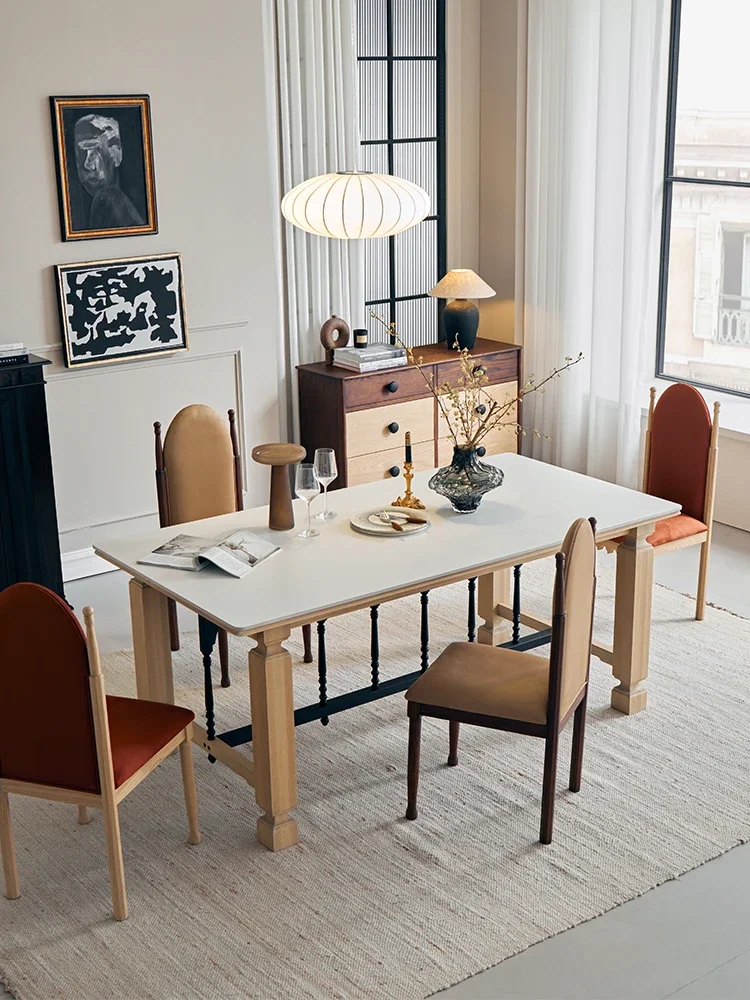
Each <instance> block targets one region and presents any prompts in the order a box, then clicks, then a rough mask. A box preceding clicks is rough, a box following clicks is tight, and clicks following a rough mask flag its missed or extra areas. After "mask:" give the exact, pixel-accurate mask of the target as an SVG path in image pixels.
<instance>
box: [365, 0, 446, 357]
mask: <svg viewBox="0 0 750 1000" xmlns="http://www.w3.org/2000/svg"><path fill="white" fill-rule="evenodd" d="M355 9H356V18H357V57H358V64H359V115H360V137H361V141H362V148H361V156H360V169H362V170H371V171H373V172H375V173H382V174H395V175H396V176H398V177H403V178H405V179H406V180H409V181H413V182H414V183H415V184H418V185H419V186H420V187H423V188H425V190H426V191H427V192H428V194H429V196H430V205H431V214H430V215H429V216H428V217H427V218H426V219H425V220H424V221H423V222H421V223H420V224H419V225H418V226H414V227H413V228H412V229H409V230H407V231H406V232H404V233H401V234H399V235H398V236H395V237H386V238H383V239H376V240H366V241H365V296H366V308H367V315H368V325H369V327H370V331H371V335H373V336H375V337H377V339H379V340H383V339H384V332H383V329H382V327H380V326H379V324H377V322H376V321H375V320H372V319H371V318H370V316H369V313H370V309H373V310H374V311H375V312H377V313H378V314H379V315H381V316H383V318H384V319H385V321H386V322H387V323H391V322H395V324H396V327H397V329H398V331H399V333H400V334H401V336H402V337H403V338H404V340H405V342H406V343H407V344H412V345H417V344H431V343H434V342H435V341H437V339H438V328H439V326H438V314H439V303H438V300H436V299H433V298H430V297H429V296H428V294H427V293H428V291H429V290H430V288H432V287H433V285H435V284H436V283H437V281H438V280H439V279H440V278H441V277H442V275H443V274H444V273H445V270H446V213H445V190H446V180H445V0H357V3H356V8H355Z"/></svg>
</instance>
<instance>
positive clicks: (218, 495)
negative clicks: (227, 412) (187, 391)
mask: <svg viewBox="0 0 750 1000" xmlns="http://www.w3.org/2000/svg"><path fill="white" fill-rule="evenodd" d="M164 465H165V467H166V472H167V490H168V495H169V523H171V524H182V523H184V522H185V521H199V520H200V519H201V518H204V517H216V516H217V515H219V514H230V513H232V512H233V511H235V510H237V509H238V503H237V495H236V485H235V460H234V452H233V448H232V440H231V437H230V435H229V431H228V429H227V425H226V423H225V421H224V420H223V419H222V417H221V416H220V415H219V414H218V413H217V412H216V410H213V409H211V407H210V406H204V405H203V404H202V403H194V404H192V405H191V406H186V407H185V408H184V409H182V410H180V412H179V413H178V414H177V415H176V416H175V418H174V419H173V420H172V423H171V424H170V425H169V429H168V431H167V433H166V437H165V438H164Z"/></svg>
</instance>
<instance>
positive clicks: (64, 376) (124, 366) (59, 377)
mask: <svg viewBox="0 0 750 1000" xmlns="http://www.w3.org/2000/svg"><path fill="white" fill-rule="evenodd" d="M248 325H249V320H243V321H241V322H237V323H234V324H227V323H221V324H215V325H214V326H211V327H197V328H194V329H197V330H198V332H201V333H203V332H212V331H216V330H225V329H230V328H231V329H243V328H245V327H247V326H248ZM47 350H48V351H53V350H56V351H61V348H59V347H54V348H53V347H51V346H48V348H47ZM242 350H243V349H242V347H227V348H223V349H221V348H219V349H217V350H214V351H210V350H209V351H185V352H183V353H180V354H175V355H168V356H165V357H163V358H158V359H157V358H155V359H154V360H153V361H149V362H147V363H148V364H149V366H150V367H166V366H168V367H172V366H174V365H183V364H191V363H192V364H194V363H196V362H200V361H210V360H215V359H216V358H231V359H232V362H233V375H232V378H233V383H234V410H235V412H236V414H237V429H238V432H239V444H240V450H241V453H242V468H241V473H242V489H243V494H245V493H246V492H247V488H248V483H249V481H250V456H249V454H248V449H247V447H246V445H247V429H246V401H245V381H244V368H243V357H242ZM33 353H38V351H37V349H33ZM142 366H143V361H140V362H122V363H121V364H119V365H102V367H101V368H97V367H96V366H93V368H82V369H80V370H78V371H76V370H72V371H71V370H70V369H62V370H60V371H52V372H49V374H47V375H46V381H47V382H49V383H51V384H54V383H57V382H62V383H63V384H64V383H66V382H68V381H70V380H72V379H80V378H95V377H97V376H100V375H115V374H117V373H122V372H132V371H135V370H137V369H139V368H141V367H142ZM154 499H155V498H154ZM156 513H157V508H156V503H154V507H153V509H150V510H147V511H138V512H136V513H134V514H128V515H126V516H124V517H119V516H118V517H113V518H108V519H106V520H102V521H96V522H85V523H82V524H72V525H71V524H65V525H62V524H61V525H60V526H59V529H58V532H59V534H60V535H61V536H63V535H66V534H70V533H72V532H75V531H83V530H87V529H89V528H98V527H103V526H105V525H107V524H113V525H114V524H120V523H123V522H127V521H132V520H137V519H139V518H144V517H149V516H153V515H155V514H156Z"/></svg>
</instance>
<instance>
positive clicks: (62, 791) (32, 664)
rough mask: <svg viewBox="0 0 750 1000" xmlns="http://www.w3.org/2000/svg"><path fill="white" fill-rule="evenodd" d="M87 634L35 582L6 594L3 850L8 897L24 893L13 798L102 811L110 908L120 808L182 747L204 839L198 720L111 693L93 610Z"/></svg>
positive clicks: (0, 654) (0, 668)
mask: <svg viewBox="0 0 750 1000" xmlns="http://www.w3.org/2000/svg"><path fill="white" fill-rule="evenodd" d="M83 616H84V619H85V622H86V633H85V634H84V632H83V629H82V628H81V626H80V625H79V624H78V620H77V618H76V617H75V615H74V614H73V612H72V611H71V610H70V608H69V607H68V605H67V604H66V603H65V602H64V601H63V600H62V599H61V598H60V597H58V595H57V594H54V593H53V592H52V591H51V590H47V588H46V587H42V586H40V585H39V584H36V583H17V584H15V585H14V586H12V587H8V588H7V589H6V590H4V591H2V593H0V852H1V853H2V861H3V872H4V875H5V895H6V896H7V897H8V899H16V898H17V897H18V896H19V895H20V889H19V883H18V871H17V868H16V857H15V851H14V846H13V832H12V829H11V823H10V807H9V801H8V795H9V794H16V795H31V796H34V797H35V798H42V799H51V800H53V801H56V802H70V803H72V804H73V805H77V806H78V821H79V822H80V823H88V821H89V813H88V810H89V807H91V806H93V807H94V808H96V809H101V810H102V813H103V816H104V830H105V835H106V840H107V855H108V859H109V876H110V882H111V885H112V903H113V906H114V915H115V919H116V920H125V919H126V917H127V915H128V903H127V896H126V892H125V875H124V871H123V863H122V844H121V842H120V822H119V816H118V806H119V803H120V802H122V800H123V799H124V798H125V797H126V795H128V794H129V793H130V792H131V791H132V790H133V789H134V788H135V787H136V786H137V785H139V784H140V783H141V781H143V779H144V778H145V777H146V776H147V775H148V774H150V773H151V771H153V770H154V768H155V767H156V766H157V765H158V764H160V763H161V762H162V761H163V760H164V759H165V758H166V757H168V756H169V754H171V753H172V751H173V750H175V749H176V748H177V747H179V748H180V758H181V762H182V781H183V786H184V792H185V803H186V806H187V814H188V824H189V829H190V838H189V839H190V843H191V844H198V843H199V842H200V831H199V829H198V807H197V800H196V794H195V776H194V772H193V758H192V751H191V746H190V742H191V736H192V724H193V719H194V715H193V713H192V712H190V711H188V709H186V708H178V707H177V706H175V705H163V704H160V703H157V702H151V701H137V700H136V699H134V698H114V697H109V696H107V695H106V694H105V691H104V679H103V677H102V671H101V665H100V662H99V649H98V646H97V642H96V635H95V633H94V613H93V611H92V610H91V608H84V609H83Z"/></svg>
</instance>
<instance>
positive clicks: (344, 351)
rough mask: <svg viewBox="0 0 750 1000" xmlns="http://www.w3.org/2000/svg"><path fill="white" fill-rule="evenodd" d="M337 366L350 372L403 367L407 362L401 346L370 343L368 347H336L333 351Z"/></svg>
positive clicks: (377, 370)
mask: <svg viewBox="0 0 750 1000" xmlns="http://www.w3.org/2000/svg"><path fill="white" fill-rule="evenodd" d="M333 363H334V365H335V366H336V367H337V368H346V369H348V370H349V371H351V372H379V371H383V370H384V369H386V368H403V366H404V365H405V364H407V359H406V351H405V350H404V349H403V347H395V346H394V345H392V344H370V345H369V347H338V348H336V349H335V350H334V352H333Z"/></svg>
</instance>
